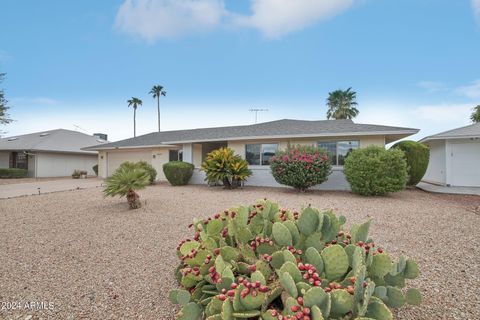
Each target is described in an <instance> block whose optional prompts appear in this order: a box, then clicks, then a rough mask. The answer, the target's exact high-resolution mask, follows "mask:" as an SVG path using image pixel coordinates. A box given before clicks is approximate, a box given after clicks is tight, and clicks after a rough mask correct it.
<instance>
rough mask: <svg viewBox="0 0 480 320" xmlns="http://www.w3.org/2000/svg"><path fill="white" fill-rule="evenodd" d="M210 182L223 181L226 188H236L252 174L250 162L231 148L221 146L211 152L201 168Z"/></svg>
mask: <svg viewBox="0 0 480 320" xmlns="http://www.w3.org/2000/svg"><path fill="white" fill-rule="evenodd" d="M200 170H202V171H204V172H205V174H206V178H205V180H207V181H208V182H209V183H217V182H222V183H223V186H224V187H225V188H226V189H235V188H237V187H239V186H240V184H241V182H242V181H245V180H246V179H247V178H248V177H249V176H251V175H252V171H251V170H250V169H248V162H247V161H246V160H244V159H242V158H241V157H240V156H239V155H236V154H235V153H234V151H233V150H232V149H230V148H220V149H217V150H213V151H212V152H210V153H209V154H208V155H207V157H206V159H205V161H204V162H203V163H202V166H201V169H200Z"/></svg>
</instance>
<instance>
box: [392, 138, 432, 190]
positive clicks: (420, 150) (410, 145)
mask: <svg viewBox="0 0 480 320" xmlns="http://www.w3.org/2000/svg"><path fill="white" fill-rule="evenodd" d="M392 148H397V149H400V150H402V151H403V152H404V153H405V159H406V160H407V165H408V168H407V171H408V181H407V185H408V186H416V185H417V184H418V183H419V182H420V180H422V178H423V176H424V175H425V172H426V171H427V167H428V161H429V159H430V149H429V148H428V147H427V146H426V145H424V144H423V143H419V142H416V141H410V140H406V141H400V142H398V143H396V144H395V145H393V147H392Z"/></svg>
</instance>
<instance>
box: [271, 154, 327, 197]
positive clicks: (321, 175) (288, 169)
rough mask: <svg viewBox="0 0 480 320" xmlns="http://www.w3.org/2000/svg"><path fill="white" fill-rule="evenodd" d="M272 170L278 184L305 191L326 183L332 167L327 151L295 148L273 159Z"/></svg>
mask: <svg viewBox="0 0 480 320" xmlns="http://www.w3.org/2000/svg"><path fill="white" fill-rule="evenodd" d="M270 168H271V170H272V175H273V177H274V178H275V180H276V181H277V182H278V183H280V184H284V185H287V186H291V187H294V188H296V189H298V190H301V191H305V190H307V189H308V188H310V187H313V186H315V185H317V184H321V183H323V182H325V181H326V180H327V178H328V175H329V174H330V173H331V169H332V166H331V163H330V160H329V159H328V156H327V153H326V151H325V150H323V149H319V148H315V147H311V146H295V147H291V148H288V149H287V150H284V151H279V152H278V153H277V154H276V155H275V156H274V157H272V158H271V159H270Z"/></svg>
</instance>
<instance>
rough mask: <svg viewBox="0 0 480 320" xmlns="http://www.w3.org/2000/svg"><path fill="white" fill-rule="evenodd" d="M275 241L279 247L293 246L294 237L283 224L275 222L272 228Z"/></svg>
mask: <svg viewBox="0 0 480 320" xmlns="http://www.w3.org/2000/svg"><path fill="white" fill-rule="evenodd" d="M272 233H273V239H275V242H276V243H277V244H278V245H279V246H291V245H292V235H291V234H290V230H288V228H287V227H285V226H284V225H283V224H282V223H281V222H275V223H274V224H273V227H272Z"/></svg>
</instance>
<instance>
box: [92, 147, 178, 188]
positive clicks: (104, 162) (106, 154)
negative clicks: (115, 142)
mask: <svg viewBox="0 0 480 320" xmlns="http://www.w3.org/2000/svg"><path fill="white" fill-rule="evenodd" d="M169 150H170V148H144V149H121V150H108V151H100V152H99V153H98V176H99V177H101V178H107V177H109V176H111V175H112V174H113V173H114V172H115V170H116V169H117V168H118V167H119V166H120V164H122V162H125V161H131V162H138V161H146V162H147V163H149V164H151V165H152V166H153V168H155V170H157V180H158V181H165V180H166V178H165V175H164V173H163V164H164V163H167V162H168V161H169Z"/></svg>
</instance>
